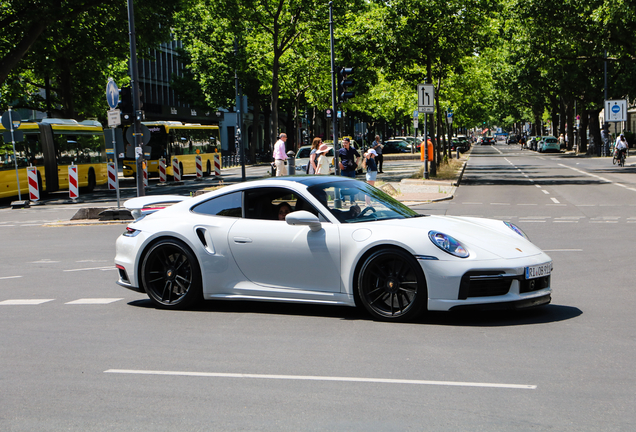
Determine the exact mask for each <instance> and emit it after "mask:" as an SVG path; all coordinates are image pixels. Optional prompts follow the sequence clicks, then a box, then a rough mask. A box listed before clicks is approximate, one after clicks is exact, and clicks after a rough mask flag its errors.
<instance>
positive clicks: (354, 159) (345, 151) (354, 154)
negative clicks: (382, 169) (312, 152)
mask: <svg viewBox="0 0 636 432" xmlns="http://www.w3.org/2000/svg"><path fill="white" fill-rule="evenodd" d="M338 155H339V156H340V174H341V175H343V176H345V177H352V178H356V169H357V168H358V163H360V153H358V151H357V150H356V149H354V148H352V147H351V141H350V140H349V138H343V139H342V148H341V149H340V150H338Z"/></svg>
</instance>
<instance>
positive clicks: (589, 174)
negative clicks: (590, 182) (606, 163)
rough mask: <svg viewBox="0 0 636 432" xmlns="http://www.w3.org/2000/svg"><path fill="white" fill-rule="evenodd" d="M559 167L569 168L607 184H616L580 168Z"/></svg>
mask: <svg viewBox="0 0 636 432" xmlns="http://www.w3.org/2000/svg"><path fill="white" fill-rule="evenodd" d="M559 165H560V166H562V167H565V168H569V169H571V170H573V171H576V172H579V173H581V174H584V175H587V176H590V177H594V178H596V179H599V180H601V181H604V182H606V183H614V182H613V181H611V180H608V179H606V178H605V177H601V176H597V175H596V174H592V173H589V172H587V171H583V170H580V169H578V168H574V167H571V166H567V165H564V164H559Z"/></svg>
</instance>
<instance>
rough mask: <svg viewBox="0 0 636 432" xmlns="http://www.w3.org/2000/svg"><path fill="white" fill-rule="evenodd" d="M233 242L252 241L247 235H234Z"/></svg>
mask: <svg viewBox="0 0 636 432" xmlns="http://www.w3.org/2000/svg"><path fill="white" fill-rule="evenodd" d="M234 243H252V239H251V238H249V237H234Z"/></svg>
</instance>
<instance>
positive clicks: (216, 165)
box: [214, 153, 221, 177]
mask: <svg viewBox="0 0 636 432" xmlns="http://www.w3.org/2000/svg"><path fill="white" fill-rule="evenodd" d="M214 175H215V176H217V177H220V176H221V154H220V153H214Z"/></svg>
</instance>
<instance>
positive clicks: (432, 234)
mask: <svg viewBox="0 0 636 432" xmlns="http://www.w3.org/2000/svg"><path fill="white" fill-rule="evenodd" d="M428 238H430V239H431V241H432V242H433V244H434V245H435V246H437V247H438V248H440V249H441V250H443V251H444V252H447V253H449V254H451V255H453V256H456V257H458V258H468V255H470V254H469V253H468V251H467V250H466V248H465V247H464V245H462V244H461V243H460V242H459V241H458V240H456V239H454V238H453V237H451V236H449V235H447V234H444V233H441V232H437V231H429V232H428Z"/></svg>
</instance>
